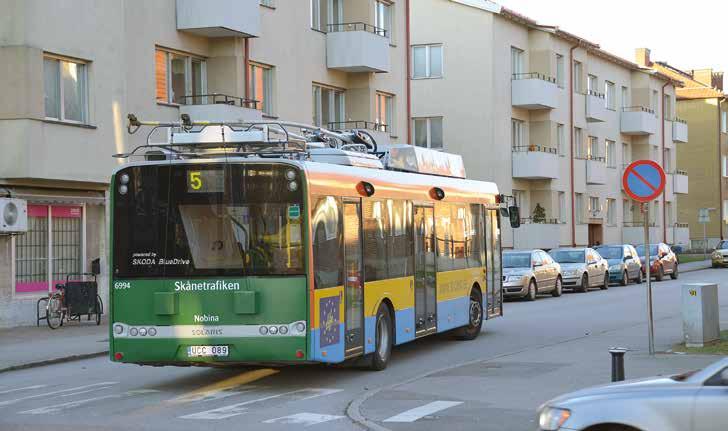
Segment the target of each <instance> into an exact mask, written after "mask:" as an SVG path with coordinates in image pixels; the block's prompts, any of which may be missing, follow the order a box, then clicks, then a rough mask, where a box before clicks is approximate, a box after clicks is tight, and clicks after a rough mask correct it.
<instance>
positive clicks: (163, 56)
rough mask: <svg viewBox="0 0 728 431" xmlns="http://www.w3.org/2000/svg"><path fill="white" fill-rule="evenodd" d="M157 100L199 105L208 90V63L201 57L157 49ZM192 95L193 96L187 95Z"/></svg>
mask: <svg viewBox="0 0 728 431" xmlns="http://www.w3.org/2000/svg"><path fill="white" fill-rule="evenodd" d="M155 63H156V66H155V78H156V81H157V85H156V93H157V102H161V103H179V104H187V105H197V104H202V103H205V101H204V100H202V98H200V97H195V96H200V95H202V94H205V92H206V91H207V67H206V66H207V64H206V62H205V60H203V59H201V58H195V57H191V56H189V55H183V54H177V53H173V52H169V51H164V50H161V49H157V51H156V57H155ZM185 96H192V97H185Z"/></svg>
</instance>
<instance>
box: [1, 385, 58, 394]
mask: <svg viewBox="0 0 728 431" xmlns="http://www.w3.org/2000/svg"><path fill="white" fill-rule="evenodd" d="M46 386H48V385H33V386H25V387H22V388H14V389H6V390H4V391H0V395H3V394H9V393H12V392H20V391H30V390H33V389H40V388H45V387H46Z"/></svg>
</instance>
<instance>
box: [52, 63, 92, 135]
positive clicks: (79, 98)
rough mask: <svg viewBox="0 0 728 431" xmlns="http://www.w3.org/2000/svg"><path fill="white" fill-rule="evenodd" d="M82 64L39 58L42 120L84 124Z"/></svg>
mask: <svg viewBox="0 0 728 431" xmlns="http://www.w3.org/2000/svg"><path fill="white" fill-rule="evenodd" d="M86 69H87V65H86V63H79V62H76V61H70V60H66V59H62V58H57V57H50V56H45V57H43V80H44V93H45V94H44V96H45V116H46V118H49V119H53V120H59V121H70V122H74V123H87V122H88V76H87V70H86Z"/></svg>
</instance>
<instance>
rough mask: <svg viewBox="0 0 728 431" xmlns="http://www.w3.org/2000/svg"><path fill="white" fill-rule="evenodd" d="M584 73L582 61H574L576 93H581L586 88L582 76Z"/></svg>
mask: <svg viewBox="0 0 728 431" xmlns="http://www.w3.org/2000/svg"><path fill="white" fill-rule="evenodd" d="M583 73H584V67H583V65H582V64H581V62H580V61H574V92H576V93H581V92H582V91H583V90H582V89H583V88H584V85H583V84H582V79H583V78H582V75H583Z"/></svg>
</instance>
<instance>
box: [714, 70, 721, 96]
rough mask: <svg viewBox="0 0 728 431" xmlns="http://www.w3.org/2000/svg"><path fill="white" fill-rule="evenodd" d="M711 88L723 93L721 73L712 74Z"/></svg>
mask: <svg viewBox="0 0 728 431" xmlns="http://www.w3.org/2000/svg"><path fill="white" fill-rule="evenodd" d="M713 88H715V89H718V90H720V91H721V92H722V91H723V72H713Z"/></svg>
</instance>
